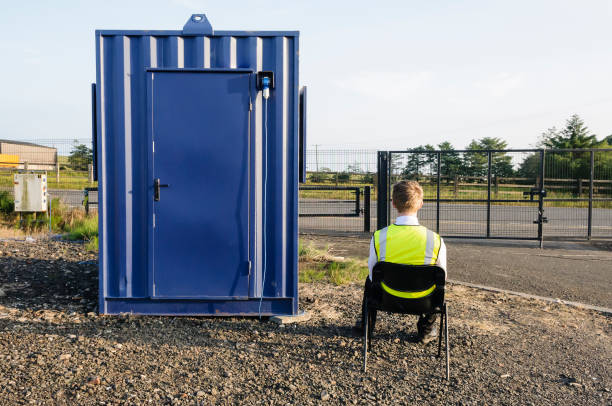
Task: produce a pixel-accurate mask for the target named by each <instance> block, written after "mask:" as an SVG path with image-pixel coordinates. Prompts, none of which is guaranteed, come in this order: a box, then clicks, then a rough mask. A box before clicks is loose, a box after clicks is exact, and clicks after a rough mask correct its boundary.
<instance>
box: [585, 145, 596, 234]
mask: <svg viewBox="0 0 612 406" xmlns="http://www.w3.org/2000/svg"><path fill="white" fill-rule="evenodd" d="M590 166H591V170H590V171H589V172H590V173H589V221H588V223H587V238H588V239H589V240H590V239H591V232H592V230H591V227H592V224H593V183H594V182H593V178H594V174H595V151H593V150H591V164H590Z"/></svg>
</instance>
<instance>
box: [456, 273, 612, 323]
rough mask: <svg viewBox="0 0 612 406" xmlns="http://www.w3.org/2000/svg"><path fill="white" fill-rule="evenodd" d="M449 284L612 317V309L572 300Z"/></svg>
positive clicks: (468, 284)
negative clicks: (592, 311)
mask: <svg viewBox="0 0 612 406" xmlns="http://www.w3.org/2000/svg"><path fill="white" fill-rule="evenodd" d="M448 283H451V284H455V285H462V286H467V287H470V288H475V289H482V290H487V291H490V292H496V293H505V294H508V295H514V296H520V297H524V298H526V299H537V300H542V301H545V302H549V303H558V304H564V305H567V306H572V307H576V308H579V309H587V310H594V311H596V312H600V313H603V314H604V315H606V316H612V309H610V308H608V307H602V306H594V305H590V304H586V303H580V302H572V301H570V300H563V299H558V298H552V297H546V296H538V295H532V294H529V293H523V292H517V291H514V290H507V289H500V288H494V287H492V286H485V285H478V284H475V283H469V282H462V281H456V280H452V279H449V280H448Z"/></svg>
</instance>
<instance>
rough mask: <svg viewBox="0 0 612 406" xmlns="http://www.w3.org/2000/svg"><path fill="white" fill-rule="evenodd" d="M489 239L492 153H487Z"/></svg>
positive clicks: (488, 229)
mask: <svg viewBox="0 0 612 406" xmlns="http://www.w3.org/2000/svg"><path fill="white" fill-rule="evenodd" d="M487 167H488V170H487V238H489V237H491V151H489V152H488V153H487Z"/></svg>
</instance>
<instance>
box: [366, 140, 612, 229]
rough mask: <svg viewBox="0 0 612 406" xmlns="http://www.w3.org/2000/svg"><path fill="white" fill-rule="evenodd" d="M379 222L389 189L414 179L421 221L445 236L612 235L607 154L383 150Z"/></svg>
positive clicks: (611, 166) (610, 156) (388, 210)
mask: <svg viewBox="0 0 612 406" xmlns="http://www.w3.org/2000/svg"><path fill="white" fill-rule="evenodd" d="M378 162H379V181H378V182H379V184H380V185H383V184H385V185H386V186H385V187H384V188H382V189H379V195H378V197H377V199H378V202H379V203H380V204H379V206H378V207H379V209H378V218H379V219H380V220H381V221H380V222H379V224H378V228H380V227H381V225H383V226H384V225H386V224H388V223H389V221H390V220H391V219H393V218H394V217H395V216H397V211H396V210H395V209H394V208H393V206H392V205H391V202H390V191H391V185H393V184H394V183H395V182H397V181H399V180H401V179H413V180H417V181H419V183H420V184H421V186H422V187H423V191H424V201H425V204H424V207H423V209H422V210H421V213H420V217H421V222H422V223H423V224H424V225H426V226H427V227H429V228H432V229H434V230H436V231H438V232H439V233H440V234H441V235H443V236H446V237H473V238H511V239H539V240H542V239H543V238H544V237H546V238H592V237H606V238H612V150H609V149H608V150H606V149H583V150H535V149H534V150H467V151H383V152H380V153H379V160H378Z"/></svg>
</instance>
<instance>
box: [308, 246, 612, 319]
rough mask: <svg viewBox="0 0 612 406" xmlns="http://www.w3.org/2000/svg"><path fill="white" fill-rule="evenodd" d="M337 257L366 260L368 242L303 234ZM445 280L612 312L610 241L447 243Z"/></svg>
mask: <svg viewBox="0 0 612 406" xmlns="http://www.w3.org/2000/svg"><path fill="white" fill-rule="evenodd" d="M300 238H301V239H303V240H304V241H306V242H307V243H311V244H314V245H315V246H316V247H319V248H321V247H325V246H330V248H331V252H332V253H333V254H334V255H338V256H345V255H346V256H351V257H358V258H367V256H368V252H369V243H370V240H369V237H361V238H358V237H330V236H320V235H302V236H300ZM445 242H446V246H447V247H448V277H449V278H450V279H454V280H457V281H463V282H470V283H475V284H478V285H485V286H493V287H496V288H500V289H506V290H513V291H518V292H525V293H531V294H533V295H538V296H546V297H552V298H559V299H564V300H569V301H575V302H581V303H587V304H591V305H595V306H603V307H607V308H612V242H609V241H607V242H606V241H597V242H593V243H589V242H581V243H577V242H556V241H548V242H545V245H544V247H545V249H543V250H542V249H540V248H539V246H538V243H537V242H530V241H499V240H479V241H474V240H471V241H469V240H455V239H450V238H449V239H446V240H445Z"/></svg>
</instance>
